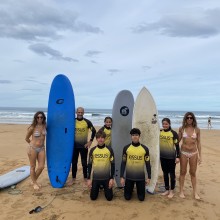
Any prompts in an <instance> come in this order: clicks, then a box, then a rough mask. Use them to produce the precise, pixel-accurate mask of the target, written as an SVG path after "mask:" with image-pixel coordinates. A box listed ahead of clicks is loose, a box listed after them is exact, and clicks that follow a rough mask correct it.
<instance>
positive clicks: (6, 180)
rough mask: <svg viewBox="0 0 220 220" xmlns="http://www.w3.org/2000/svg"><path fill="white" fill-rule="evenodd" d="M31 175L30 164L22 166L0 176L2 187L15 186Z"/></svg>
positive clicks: (0, 187)
mask: <svg viewBox="0 0 220 220" xmlns="http://www.w3.org/2000/svg"><path fill="white" fill-rule="evenodd" d="M29 176H30V166H22V167H19V168H16V169H14V170H12V171H10V172H8V173H5V174H3V175H1V176H0V189H3V188H6V187H9V186H13V185H15V184H17V183H19V182H21V181H22V180H24V179H26V178H27V177H29Z"/></svg>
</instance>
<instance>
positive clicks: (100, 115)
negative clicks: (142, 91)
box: [0, 107, 220, 129]
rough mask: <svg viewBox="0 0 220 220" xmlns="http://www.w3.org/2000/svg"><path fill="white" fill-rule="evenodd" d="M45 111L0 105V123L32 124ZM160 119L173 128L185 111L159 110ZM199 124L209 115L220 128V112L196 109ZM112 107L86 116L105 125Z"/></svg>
mask: <svg viewBox="0 0 220 220" xmlns="http://www.w3.org/2000/svg"><path fill="white" fill-rule="evenodd" d="M37 111H43V112H45V114H46V115H47V109H46V108H28V107H25V108H15V107H0V123H1V124H3V123H4V124H31V122H32V119H33V116H34V114H35V112H37ZM158 113H159V121H160V126H161V120H162V119H163V118H165V117H168V118H170V120H171V123H172V128H179V127H180V126H181V123H182V119H183V116H184V114H185V113H186V112H185V111H163V110H159V111H158ZM193 113H194V114H195V116H196V119H197V122H198V126H199V128H201V129H206V128H207V124H208V117H211V121H212V129H220V112H211V111H194V112H193ZM111 114H112V110H111V109H85V114H84V117H85V118H87V119H89V120H90V121H91V122H92V123H93V124H94V125H95V126H103V125H104V118H105V117H106V116H111Z"/></svg>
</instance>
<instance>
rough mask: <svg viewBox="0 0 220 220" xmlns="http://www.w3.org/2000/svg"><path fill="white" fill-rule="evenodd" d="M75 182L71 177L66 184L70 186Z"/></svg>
mask: <svg viewBox="0 0 220 220" xmlns="http://www.w3.org/2000/svg"><path fill="white" fill-rule="evenodd" d="M75 182H76V178H72V179H71V180H69V181H67V183H66V185H67V186H72V185H73V184H74V183H75Z"/></svg>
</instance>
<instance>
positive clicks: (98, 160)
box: [87, 144, 115, 201]
mask: <svg viewBox="0 0 220 220" xmlns="http://www.w3.org/2000/svg"><path fill="white" fill-rule="evenodd" d="M92 169H93V173H92V189H91V192H90V198H91V199H92V200H96V199H97V197H98V194H99V188H100V186H103V188H104V192H105V197H106V199H107V200H108V201H110V200H112V198H113V191H112V188H110V189H109V180H110V179H113V178H114V174H115V160H114V153H113V150H112V148H110V147H108V146H106V145H105V144H104V145H103V146H99V145H97V146H95V147H93V148H92V149H91V150H90V152H89V161H88V177H87V178H88V179H90V178H91V172H92Z"/></svg>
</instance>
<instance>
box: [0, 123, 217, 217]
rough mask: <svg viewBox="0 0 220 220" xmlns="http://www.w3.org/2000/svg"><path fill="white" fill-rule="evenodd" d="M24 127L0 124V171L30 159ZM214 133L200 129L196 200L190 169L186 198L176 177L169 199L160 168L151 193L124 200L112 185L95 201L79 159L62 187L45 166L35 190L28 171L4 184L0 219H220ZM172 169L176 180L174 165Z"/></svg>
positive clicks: (121, 193) (1, 172) (0, 195)
mask: <svg viewBox="0 0 220 220" xmlns="http://www.w3.org/2000/svg"><path fill="white" fill-rule="evenodd" d="M27 127H28V126H27V125H7V124H1V125H0V175H2V174H4V173H6V172H8V171H10V170H13V169H15V168H17V167H20V166H23V165H29V161H28V157H27V154H26V148H27V143H26V142H25V140H24V138H25V134H26V129H27ZM219 137H220V130H201V141H202V164H201V165H200V166H199V167H198V170H197V174H198V175H197V177H198V191H199V194H200V196H201V198H202V200H201V201H196V200H195V199H194V198H193V196H192V187H191V181H190V177H189V174H187V177H186V181H185V194H186V198H185V199H181V198H179V196H178V190H179V183H178V181H177V187H176V193H175V196H174V198H172V199H168V198H167V197H163V196H161V195H160V193H159V192H160V191H161V189H162V186H163V178H162V175H161V172H160V175H159V178H158V187H157V189H156V193H155V194H154V195H149V194H147V195H146V199H145V201H144V202H140V201H138V199H137V197H136V193H135V192H134V195H133V198H132V200H131V201H125V200H124V198H123V191H122V190H119V189H114V195H115V196H114V199H113V200H112V201H111V202H108V201H106V199H105V198H104V194H103V192H102V191H101V192H100V194H99V198H98V199H97V201H91V200H90V198H89V191H88V189H87V188H86V187H85V186H84V184H83V176H82V169H81V165H80V166H79V172H78V175H77V181H76V184H74V185H73V186H71V187H64V188H62V189H54V188H52V187H51V185H50V182H49V179H48V175H47V167H45V169H44V171H43V173H42V175H41V176H40V177H39V183H40V184H42V188H41V189H40V190H39V191H34V190H33V188H32V186H31V185H30V177H29V178H27V179H26V180H24V181H22V182H20V183H19V184H17V186H16V188H15V189H11V188H6V189H2V190H1V191H0V198H1V206H0V213H1V217H0V219H7V220H15V219H44V220H56V219H59V220H61V219H66V220H69V219H74V220H77V219H80V220H81V219H84V220H87V219H90V220H99V219H105V220H108V219H109V220H114V219H120V220H123V219H153V220H159V219H163V220H164V219H165V220H166V219H169V220H170V219H176V220H178V219H191V220H194V219H206V220H207V219H211V220H215V219H220V209H219V207H220V187H219V186H220V149H219V140H220V138H219ZM94 144H95V143H93V145H94ZM176 174H177V180H178V177H179V165H177V168H176ZM69 178H70V177H69ZM37 206H42V207H43V206H46V207H45V208H44V209H43V210H42V211H41V212H39V213H34V214H29V211H30V210H32V209H33V208H35V207H37Z"/></svg>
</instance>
